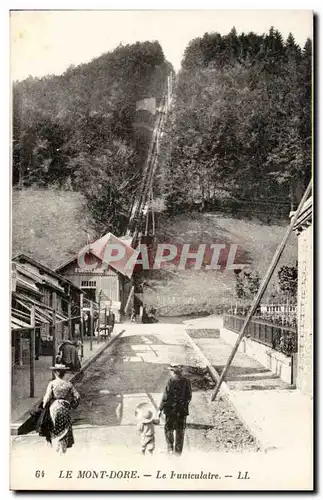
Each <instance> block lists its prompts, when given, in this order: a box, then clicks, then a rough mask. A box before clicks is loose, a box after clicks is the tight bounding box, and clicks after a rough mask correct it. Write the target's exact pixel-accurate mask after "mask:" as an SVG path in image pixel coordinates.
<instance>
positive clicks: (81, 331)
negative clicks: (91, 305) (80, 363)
mask: <svg viewBox="0 0 323 500" xmlns="http://www.w3.org/2000/svg"><path fill="white" fill-rule="evenodd" d="M80 315H81V325H80V334H81V343H82V347H81V357H82V358H83V355H84V352H83V338H84V322H83V293H81V295H80Z"/></svg>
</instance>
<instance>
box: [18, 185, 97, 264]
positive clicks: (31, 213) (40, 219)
mask: <svg viewBox="0 0 323 500" xmlns="http://www.w3.org/2000/svg"><path fill="white" fill-rule="evenodd" d="M87 227H88V224H87V214H86V212H85V210H84V208H83V198H82V196H81V195H80V194H78V193H73V192H64V191H56V190H48V189H26V190H23V191H17V190H14V191H13V194H12V254H13V256H14V255H16V254H17V253H20V252H23V253H28V254H29V255H31V256H32V257H34V258H35V259H37V260H39V261H40V262H42V263H43V264H45V265H48V266H49V267H52V268H54V267H55V266H57V265H59V264H61V263H62V262H64V261H65V260H67V259H69V258H70V257H71V256H72V255H74V254H75V253H76V252H77V251H78V250H79V249H80V248H81V247H82V245H84V244H85V243H86V233H85V231H84V230H86V229H87Z"/></svg>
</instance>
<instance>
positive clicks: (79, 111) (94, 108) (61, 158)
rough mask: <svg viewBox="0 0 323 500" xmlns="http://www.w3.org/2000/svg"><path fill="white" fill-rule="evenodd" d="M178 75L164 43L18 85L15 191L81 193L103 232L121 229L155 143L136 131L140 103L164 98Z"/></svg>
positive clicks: (138, 45)
mask: <svg viewBox="0 0 323 500" xmlns="http://www.w3.org/2000/svg"><path fill="white" fill-rule="evenodd" d="M171 71H172V67H171V65H170V64H169V63H168V62H167V61H166V60H165V57H164V54H163V51H162V48H161V46H160V44H159V43H158V42H144V43H139V42H138V43H136V44H133V45H126V46H122V45H120V46H119V47H118V48H117V49H115V50H114V51H113V52H110V53H107V54H104V55H102V56H101V57H99V58H97V59H94V60H93V61H92V62H90V63H88V64H82V65H79V66H77V67H71V68H69V69H68V70H67V71H66V72H65V73H64V74H63V75H61V76H51V75H49V76H47V77H44V78H40V79H37V78H29V79H27V80H24V81H22V82H19V83H15V84H14V88H13V140H14V143H13V144H14V146H13V184H14V186H16V185H17V186H19V187H20V188H22V187H29V186H37V187H48V186H58V187H60V188H62V189H67V190H73V191H78V192H80V193H82V194H83V195H84V196H85V198H86V199H87V200H88V208H89V211H90V212H91V214H92V217H93V221H94V223H95V225H96V230H97V232H98V233H102V232H105V231H106V230H107V229H109V230H113V231H116V232H117V233H118V232H120V231H121V230H122V227H123V225H124V222H125V220H126V218H127V215H128V211H129V206H130V204H131V199H132V196H133V194H134V192H135V189H136V186H137V185H138V183H139V182H140V173H141V169H142V166H143V165H142V163H143V158H144V157H145V152H146V150H147V147H148V144H149V141H150V136H149V134H147V133H146V134H142V133H141V134H140V138H139V139H138V135H139V134H137V132H136V129H135V128H134V126H133V125H134V122H135V120H136V102H137V101H138V100H140V99H143V98H146V97H151V96H153V97H162V95H163V92H164V88H165V85H166V80H167V75H168V74H169V73H170V72H171ZM143 119H144V118H142V117H141V120H143Z"/></svg>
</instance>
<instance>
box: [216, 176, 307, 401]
mask: <svg viewBox="0 0 323 500" xmlns="http://www.w3.org/2000/svg"><path fill="white" fill-rule="evenodd" d="M311 188H312V181H311V182H310V183H309V185H308V186H307V188H306V191H305V193H304V195H303V198H302V199H301V201H300V204H299V205H298V208H297V210H296V212H295V214H294V215H293V217H292V219H291V221H290V224H289V226H288V228H287V230H286V232H285V235H284V237H283V240H282V242H281V243H280V245H279V246H278V248H277V250H276V253H275V255H274V256H273V258H272V261H271V263H270V266H269V268H268V269H267V272H266V274H265V276H264V279H263V281H262V283H261V285H260V288H259V290H258V293H257V295H256V296H255V298H254V301H253V304H252V306H251V308H250V309H249V312H248V315H247V317H246V319H245V322H244V324H243V325H242V328H241V330H240V333H239V336H238V338H237V341H236V343H235V345H234V346H233V349H232V352H231V354H230V356H229V359H228V361H227V362H226V364H225V366H224V368H223V371H222V373H221V376H220V379H219V382H218V384H217V386H216V388H215V391H214V393H213V394H212V398H211V400H212V401H214V400H215V398H216V396H217V394H218V393H219V390H220V387H221V384H222V382H223V379H224V377H225V376H226V374H227V371H228V369H229V366H230V365H231V363H232V360H233V358H234V356H235V354H236V352H237V350H238V348H239V345H240V343H241V340H242V339H243V337H244V334H245V331H246V329H247V327H248V325H249V323H250V320H251V318H252V316H253V315H254V313H255V311H256V309H257V307H258V304H259V302H260V300H261V298H262V296H263V294H264V292H265V290H266V288H267V285H268V283H269V280H270V278H271V277H272V275H273V272H274V270H275V268H276V266H277V263H278V261H279V259H280V257H281V254H282V253H283V251H284V248H285V246H286V243H287V241H288V238H289V236H290V234H291V232H292V231H293V227H294V224H295V222H296V220H297V218H298V216H299V214H300V212H301V210H302V208H303V205H304V203H305V201H306V200H307V198H308V196H309V194H310V192H311Z"/></svg>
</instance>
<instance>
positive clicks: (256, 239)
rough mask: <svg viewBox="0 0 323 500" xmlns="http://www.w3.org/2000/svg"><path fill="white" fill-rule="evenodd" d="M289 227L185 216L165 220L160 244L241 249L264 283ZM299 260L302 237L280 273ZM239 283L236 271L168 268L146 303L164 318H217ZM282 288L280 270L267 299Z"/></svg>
mask: <svg viewBox="0 0 323 500" xmlns="http://www.w3.org/2000/svg"><path fill="white" fill-rule="evenodd" d="M286 224H287V222H285V223H282V224H281V225H270V226H269V225H266V224H262V223H261V222H259V221H258V220H256V219H253V220H251V221H250V220H248V221H246V220H243V219H234V218H232V217H228V216H224V215H221V214H209V213H206V214H201V213H196V214H191V215H188V214H185V215H181V216H175V217H173V218H162V219H160V220H159V224H158V226H159V230H158V240H159V241H160V242H165V241H167V242H169V243H173V244H176V245H178V244H182V243H190V245H191V246H192V247H191V248H194V247H195V248H196V245H198V244H199V243H207V244H210V243H214V242H217V243H219V242H222V243H225V244H237V245H238V246H239V248H240V249H241V253H242V260H241V262H242V261H244V262H246V263H248V264H249V265H250V267H251V269H253V270H256V271H258V273H259V275H260V277H261V278H262V277H263V275H264V274H265V272H266V269H267V267H268V265H269V263H270V261H271V258H272V256H273V254H274V252H275V250H276V248H277V246H278V245H279V243H280V242H281V240H282V238H283V234H284V232H285V229H286ZM195 251H196V250H195ZM296 261H297V238H296V236H295V234H292V236H291V238H290V240H289V242H288V245H287V247H286V249H285V251H284V253H283V255H282V258H281V261H280V262H279V265H278V269H279V268H280V267H281V266H283V265H295V262H296ZM235 283H236V278H235V275H234V272H233V271H230V270H223V271H218V270H209V271H208V270H203V269H201V270H194V268H190V269H185V270H182V271H179V270H176V269H169V268H167V269H165V271H161V272H158V274H157V272H155V273H154V272H153V273H152V274H150V276H149V277H148V279H147V285H148V286H147V288H146V287H145V291H146V293H144V297H145V302H146V303H147V304H149V305H153V306H154V307H156V308H157V310H158V314H159V315H161V316H168V315H169V316H180V315H185V314H196V313H201V312H208V313H212V312H213V311H214V308H215V306H216V305H217V304H218V303H221V302H223V301H231V300H232V299H233V300H234V298H235ZM276 284H277V271H276V273H275V275H274V277H273V278H272V280H271V283H270V286H269V288H268V292H267V297H268V296H269V294H270V293H271V291H273V289H274V287H275V286H276Z"/></svg>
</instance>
